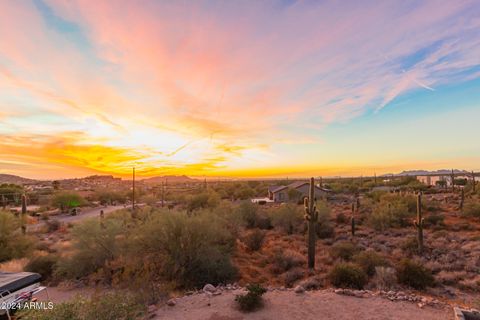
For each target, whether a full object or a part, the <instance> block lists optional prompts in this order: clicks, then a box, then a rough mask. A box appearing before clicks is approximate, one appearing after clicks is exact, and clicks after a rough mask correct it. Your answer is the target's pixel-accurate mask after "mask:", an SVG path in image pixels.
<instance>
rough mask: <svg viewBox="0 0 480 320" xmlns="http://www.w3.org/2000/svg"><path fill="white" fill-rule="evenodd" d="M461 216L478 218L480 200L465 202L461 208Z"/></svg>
mask: <svg viewBox="0 0 480 320" xmlns="http://www.w3.org/2000/svg"><path fill="white" fill-rule="evenodd" d="M479 189H480V188H479ZM463 216H465V217H474V218H480V202H479V201H468V202H466V203H465V205H464V208H463Z"/></svg>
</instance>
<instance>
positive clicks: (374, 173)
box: [373, 171, 377, 186]
mask: <svg viewBox="0 0 480 320" xmlns="http://www.w3.org/2000/svg"><path fill="white" fill-rule="evenodd" d="M373 177H374V182H375V186H376V185H377V172H376V171H374V172H373Z"/></svg>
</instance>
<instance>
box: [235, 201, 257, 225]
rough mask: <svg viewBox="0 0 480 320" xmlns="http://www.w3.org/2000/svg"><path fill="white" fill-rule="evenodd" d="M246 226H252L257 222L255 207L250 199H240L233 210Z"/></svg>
mask: <svg viewBox="0 0 480 320" xmlns="http://www.w3.org/2000/svg"><path fill="white" fill-rule="evenodd" d="M235 213H236V214H238V215H239V216H240V218H241V219H242V221H243V222H244V224H245V226H246V227H247V228H254V227H255V225H256V223H257V215H258V214H257V207H256V206H255V205H254V204H253V203H251V202H250V201H242V202H241V203H240V205H239V206H238V208H237V209H236V211H235Z"/></svg>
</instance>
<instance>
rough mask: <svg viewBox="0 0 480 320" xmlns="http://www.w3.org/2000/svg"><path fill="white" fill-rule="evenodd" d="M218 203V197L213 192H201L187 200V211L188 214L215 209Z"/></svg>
mask: <svg viewBox="0 0 480 320" xmlns="http://www.w3.org/2000/svg"><path fill="white" fill-rule="evenodd" d="M219 203H220V195H219V194H218V193H216V192H215V191H213V190H209V191H208V192H202V193H199V194H196V195H193V196H190V197H189V198H188V199H187V210H188V211H189V212H192V211H195V210H198V209H205V208H215V207H216V206H217V205H218V204H219Z"/></svg>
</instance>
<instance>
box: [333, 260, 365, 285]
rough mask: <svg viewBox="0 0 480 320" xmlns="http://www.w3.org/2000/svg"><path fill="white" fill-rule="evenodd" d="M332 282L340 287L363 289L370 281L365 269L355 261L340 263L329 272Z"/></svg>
mask: <svg viewBox="0 0 480 320" xmlns="http://www.w3.org/2000/svg"><path fill="white" fill-rule="evenodd" d="M328 279H329V280H330V283H331V284H332V285H334V286H335V287H338V288H352V289H363V287H364V286H365V284H366V283H367V281H368V277H367V274H366V273H365V272H364V271H363V269H362V268H361V267H360V266H358V265H356V264H353V263H343V262H342V263H338V264H336V265H335V266H334V267H333V268H332V270H330V272H329V273H328Z"/></svg>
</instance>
